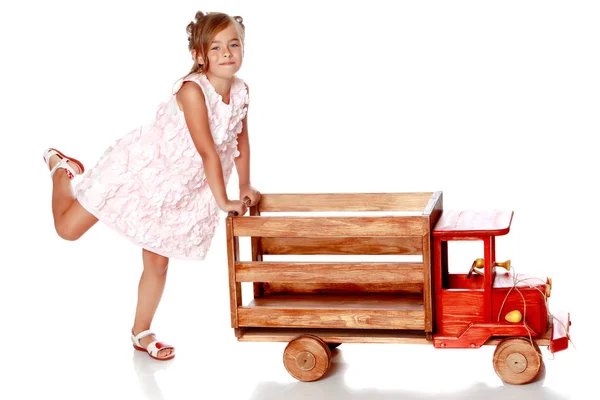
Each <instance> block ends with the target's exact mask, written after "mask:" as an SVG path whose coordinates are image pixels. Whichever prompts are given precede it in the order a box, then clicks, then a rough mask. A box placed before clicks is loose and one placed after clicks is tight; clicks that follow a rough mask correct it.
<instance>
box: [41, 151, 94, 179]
mask: <svg viewBox="0 0 600 400" xmlns="http://www.w3.org/2000/svg"><path fill="white" fill-rule="evenodd" d="M52 156H58V157H60V159H61V160H60V161H59V162H57V163H56V165H55V166H54V168H52V171H50V178H52V177H53V176H54V174H55V173H56V171H58V170H59V169H61V168H62V169H64V170H65V172H66V173H67V176H68V177H69V179H73V178H74V177H75V175H78V174H83V172H84V171H85V168H84V167H83V164H82V163H81V161H79V160H76V159H74V158H73V157H67V156H65V155H64V154H63V153H61V152H60V151H58V150H56V149H53V148H50V149H47V150H46V151H45V152H44V161H45V162H46V165H47V166H48V168H50V158H51V157H52ZM69 161H71V162H72V163H75V164H76V165H77V166H78V167H79V170H80V171H81V172H79V173H77V172H76V171H75V170H74V169H73V167H71V166H70V165H69V164H68V162H69Z"/></svg>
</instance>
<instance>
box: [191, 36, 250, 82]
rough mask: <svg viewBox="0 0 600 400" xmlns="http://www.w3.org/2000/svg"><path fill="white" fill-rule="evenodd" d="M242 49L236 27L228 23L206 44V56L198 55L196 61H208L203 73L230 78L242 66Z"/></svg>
mask: <svg viewBox="0 0 600 400" xmlns="http://www.w3.org/2000/svg"><path fill="white" fill-rule="evenodd" d="M243 56H244V51H243V47H242V41H241V38H240V35H239V32H238V29H237V28H236V26H235V25H234V24H229V25H228V26H227V27H226V28H225V29H223V30H222V31H221V32H219V33H217V34H216V35H215V36H214V37H213V38H212V41H211V43H210V45H209V46H208V51H207V54H206V58H203V57H202V55H198V57H197V59H198V63H204V61H203V60H206V61H207V62H208V68H206V69H205V71H206V72H205V73H206V75H207V76H209V77H216V78H225V79H227V78H232V77H233V76H234V75H235V74H236V72H238V71H239V70H240V68H241V67H242V59H243Z"/></svg>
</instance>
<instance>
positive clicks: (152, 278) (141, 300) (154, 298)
mask: <svg viewBox="0 0 600 400" xmlns="http://www.w3.org/2000/svg"><path fill="white" fill-rule="evenodd" d="M142 259H143V261H144V271H143V272H142V276H141V278H140V283H139V286H138V303H137V309H136V311H135V321H134V323H133V334H134V335H137V334H138V333H140V332H143V331H145V330H147V329H150V325H151V323H152V319H154V313H155V312H156V309H157V308H158V303H160V299H161V297H162V294H163V291H164V289H165V282H166V280H167V269H168V266H169V259H168V258H167V257H163V256H161V255H158V254H156V253H153V252H151V251H148V250H146V249H143V250H142ZM154 340H156V338H155V337H154V335H150V336H146V337H145V338H143V339H141V340H140V343H141V344H142V346H144V347H147V346H148V344H150V343H151V342H153V341H154ZM173 351H174V350H173V349H162V350H160V351H159V352H158V357H160V358H163V357H167V356H169V355H171V353H172V352H173Z"/></svg>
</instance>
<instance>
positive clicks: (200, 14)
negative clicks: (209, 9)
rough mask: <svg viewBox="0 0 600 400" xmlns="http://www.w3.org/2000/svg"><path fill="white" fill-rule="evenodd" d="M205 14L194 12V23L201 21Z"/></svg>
mask: <svg viewBox="0 0 600 400" xmlns="http://www.w3.org/2000/svg"><path fill="white" fill-rule="evenodd" d="M205 15H206V14H204V13H203V12H202V11H198V12H196V22H198V21H199V20H201V19H202V17H204V16H205Z"/></svg>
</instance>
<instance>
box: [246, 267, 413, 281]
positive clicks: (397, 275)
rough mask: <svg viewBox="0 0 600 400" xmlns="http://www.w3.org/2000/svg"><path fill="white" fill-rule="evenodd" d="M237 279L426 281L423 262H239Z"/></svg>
mask: <svg viewBox="0 0 600 400" xmlns="http://www.w3.org/2000/svg"><path fill="white" fill-rule="evenodd" d="M235 268H236V275H235V276H236V281H237V282H313V283H324V282H333V283H353V282H362V283H386V282H387V283H390V284H391V283H401V282H405V283H411V282H422V281H423V264H422V263H406V262H393V263H392V262H376V263H368V262H360V263H334V262H291V263H290V262H287V263H286V262H238V263H236V266H235Z"/></svg>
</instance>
